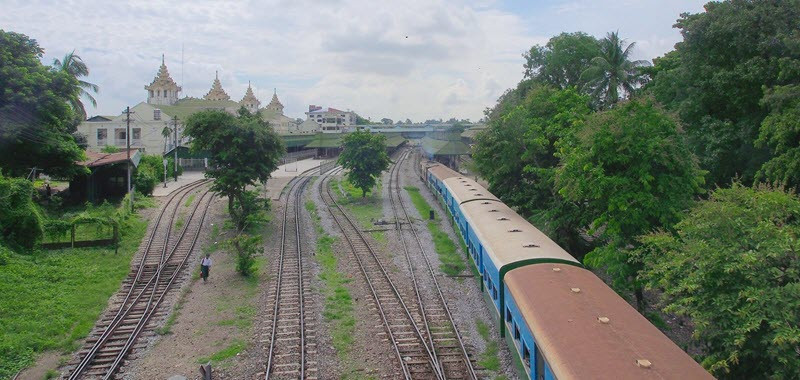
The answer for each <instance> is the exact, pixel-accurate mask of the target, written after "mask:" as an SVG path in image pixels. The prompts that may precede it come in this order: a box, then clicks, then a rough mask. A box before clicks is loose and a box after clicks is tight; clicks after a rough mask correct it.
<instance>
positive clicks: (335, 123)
mask: <svg viewBox="0 0 800 380" xmlns="http://www.w3.org/2000/svg"><path fill="white" fill-rule="evenodd" d="M306 115H307V116H308V120H313V121H315V122H316V123H317V124H319V126H320V128H321V130H322V132H323V133H336V132H348V131H350V130H351V129H353V128H354V127H355V125H356V114H355V112H352V111H342V110H337V109H336V108H330V107H328V108H323V107H320V106H316V105H313V104H312V105H310V106H308V112H306Z"/></svg>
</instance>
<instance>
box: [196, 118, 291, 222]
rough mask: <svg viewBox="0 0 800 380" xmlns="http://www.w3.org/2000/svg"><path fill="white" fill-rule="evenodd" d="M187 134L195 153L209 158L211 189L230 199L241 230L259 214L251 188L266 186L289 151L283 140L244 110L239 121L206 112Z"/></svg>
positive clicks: (208, 174)
mask: <svg viewBox="0 0 800 380" xmlns="http://www.w3.org/2000/svg"><path fill="white" fill-rule="evenodd" d="M185 128H186V129H185V130H184V133H185V134H186V135H187V136H190V137H191V138H192V150H194V151H203V152H207V153H208V154H209V159H208V160H209V162H208V165H209V168H208V170H207V171H206V176H207V177H210V178H214V183H213V184H212V186H211V188H212V190H214V191H215V192H217V193H219V194H221V195H224V196H227V197H228V212H229V213H230V214H231V217H232V218H233V220H234V221H235V222H236V223H237V226H238V227H239V229H240V230H242V229H244V227H245V225H246V222H247V220H248V219H247V218H248V216H249V215H250V214H251V213H252V212H255V211H256V210H255V209H254V202H255V199H254V198H255V197H254V196H252V194H249V193H248V192H247V187H248V186H254V185H256V184H257V182H262V183H263V182H266V181H267V179H269V178H270V175H271V174H272V172H273V171H275V169H277V168H278V163H279V162H280V159H281V157H282V156H283V154H284V153H285V151H286V148H285V147H284V145H283V142H282V141H281V139H280V137H279V136H278V135H277V134H276V133H275V132H274V131H273V130H272V128H271V127H270V126H269V125H268V124H267V123H266V122H264V121H263V120H262V119H261V118H260V117H257V116H254V115H250V114H249V113H248V112H247V110H244V111H243V112H242V110H240V114H239V116H238V117H236V116H233V115H231V114H229V113H227V112H225V111H219V110H206V111H200V112H197V113H194V114H192V115H191V116H189V118H188V119H187V120H186V127H185Z"/></svg>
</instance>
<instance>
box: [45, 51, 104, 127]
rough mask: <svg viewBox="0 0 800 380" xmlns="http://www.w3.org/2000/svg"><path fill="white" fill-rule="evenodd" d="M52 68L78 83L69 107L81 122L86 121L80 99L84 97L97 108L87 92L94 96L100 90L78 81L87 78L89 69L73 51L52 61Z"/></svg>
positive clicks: (90, 84)
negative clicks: (75, 93)
mask: <svg viewBox="0 0 800 380" xmlns="http://www.w3.org/2000/svg"><path fill="white" fill-rule="evenodd" d="M53 67H55V69H56V70H58V71H61V72H64V73H67V74H69V75H70V76H72V77H73V78H75V80H76V81H77V82H78V95H77V96H74V97H72V98H71V99H70V105H71V106H72V110H73V111H74V112H75V114H76V116H77V117H78V118H79V119H80V120H81V121H83V120H86V107H84V105H83V102H82V101H81V97H86V98H87V99H89V102H90V103H92V105H93V106H95V107H97V100H95V99H94V97H93V96H92V94H90V93H89V92H94V93H95V94H96V93H97V92H98V91H99V90H100V87H98V86H97V85H96V84H93V83H89V82H86V81H84V80H83V79H80V78H82V77H87V76H89V68H88V67H87V66H86V64H85V63H84V62H83V59H81V57H80V56H79V55H77V54H75V50H73V51H72V52H69V53H67V54H65V55H64V59H62V60H59V59H55V60H53Z"/></svg>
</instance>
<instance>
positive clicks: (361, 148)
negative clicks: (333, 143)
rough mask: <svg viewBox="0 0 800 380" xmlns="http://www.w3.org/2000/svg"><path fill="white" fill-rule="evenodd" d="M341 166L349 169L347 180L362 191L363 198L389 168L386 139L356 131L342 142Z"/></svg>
mask: <svg viewBox="0 0 800 380" xmlns="http://www.w3.org/2000/svg"><path fill="white" fill-rule="evenodd" d="M338 162H339V164H340V165H342V167H344V168H345V169H348V170H349V171H348V172H347V180H348V181H350V183H352V184H353V185H355V186H356V187H357V188H359V189H361V197H366V196H367V192H369V191H370V189H372V187H373V186H375V183H376V181H377V180H376V178H377V177H379V176H380V175H381V172H382V171H384V170H386V169H387V168H389V163H391V161H390V160H389V155H387V154H386V137H385V136H383V135H380V134H372V133H370V132H368V131H356V132H353V133H350V134H348V135H347V136H345V138H344V139H343V140H342V154H341V155H340V156H339V161H338Z"/></svg>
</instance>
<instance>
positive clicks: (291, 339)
mask: <svg viewBox="0 0 800 380" xmlns="http://www.w3.org/2000/svg"><path fill="white" fill-rule="evenodd" d="M311 178H312V177H310V176H300V177H297V178H296V179H295V180H293V181H292V184H291V186H290V190H289V192H288V194H287V197H286V205H285V207H284V209H283V227H282V228H281V249H280V255H279V257H278V260H277V263H276V266H277V268H275V273H277V275H278V278H277V281H276V282H275V287H274V289H271V290H272V292H271V300H272V303H273V309H272V315H271V319H272V327H271V332H270V340H269V342H270V344H269V353H268V356H267V367H266V376H265V377H266V379H271V378H272V379H276V378H277V379H284V378H291V379H298V378H299V379H316V378H317V368H316V364H317V363H316V361H315V360H313V358H314V356H315V355H316V352H317V347H316V342H315V341H316V335H315V334H316V331H315V330H316V321H315V318H314V317H313V316H312V315H306V306H307V303H308V302H309V301H310V300H307V299H306V297H305V290H306V289H307V288H308V282H309V281H310V280H309V278H308V276H309V274H308V272H307V271H305V270H304V268H303V267H304V260H305V258H304V257H303V248H302V247H303V245H302V234H301V214H302V209H303V202H302V199H303V197H302V195H303V190H304V189H305V187H306V185H307V184H308V182H309V181H310V179H311Z"/></svg>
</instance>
